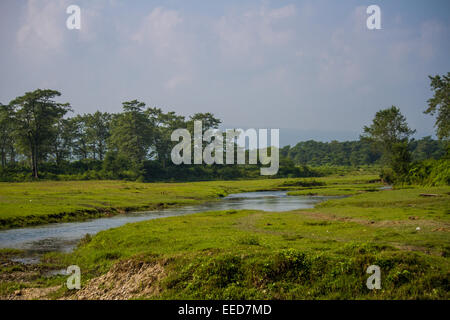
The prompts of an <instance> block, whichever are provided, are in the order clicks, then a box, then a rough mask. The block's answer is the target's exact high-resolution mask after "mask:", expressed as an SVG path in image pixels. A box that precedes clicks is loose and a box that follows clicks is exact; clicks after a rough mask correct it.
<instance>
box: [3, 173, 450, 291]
mask: <svg viewBox="0 0 450 320" xmlns="http://www.w3.org/2000/svg"><path fill="white" fill-rule="evenodd" d="M372 178H373V177H368V176H366V177H364V176H361V177H355V176H352V177H327V178H321V179H306V180H304V179H301V180H299V179H295V180H294V179H289V180H262V181H248V182H247V181H238V182H205V183H193V184H173V185H172V184H169V185H168V186H169V187H172V188H173V189H172V190H173V191H172V192H173V193H174V194H178V195H179V196H180V197H181V198H180V199H182V200H183V201H184V199H185V198H183V197H182V196H183V191H182V189H183V188H186V189H184V190H189V193H188V194H189V195H190V196H192V195H194V194H196V196H197V198H196V199H192V200H198V199H204V198H208V197H214V196H215V195H217V194H221V193H223V194H225V193H229V192H237V191H250V190H263V189H277V188H278V189H279V188H289V189H293V188H294V189H299V191H301V192H303V191H306V190H307V188H310V189H311V190H313V189H314V191H313V193H316V191H315V190H316V189H318V188H317V187H318V184H320V187H321V188H320V189H321V190H323V189H327V188H328V189H329V191H330V190H333V192H336V193H337V191H339V190H337V189H342V188H343V189H352V191H353V193H352V194H353V196H351V197H347V198H343V199H335V200H329V201H327V202H324V203H321V204H320V205H318V206H316V208H314V209H308V210H296V211H290V212H263V211H236V210H229V211H222V212H206V213H198V214H193V215H188V216H181V217H170V218H164V219H157V220H150V221H145V222H139V223H133V224H127V225H124V226H122V227H119V228H115V229H110V230H107V231H103V232H100V233H98V234H97V235H96V236H94V237H92V238H91V237H86V238H85V239H83V240H82V241H81V243H80V245H79V247H78V248H77V249H76V250H75V252H73V253H70V254H61V253H50V254H47V255H46V256H45V258H44V260H43V262H42V265H41V268H44V269H45V268H57V267H59V268H65V267H67V266H68V265H71V264H77V265H79V266H80V268H81V270H82V289H81V290H80V291H77V292H74V291H69V290H67V289H66V288H65V287H64V286H62V284H64V283H65V279H66V277H64V276H54V277H50V278H48V277H43V276H42V275H40V274H42V273H39V272H37V275H36V276H35V277H34V278H31V279H29V280H27V281H21V282H19V281H18V280H17V279H11V280H10V281H2V282H1V286H0V296H3V297H5V296H8V295H10V294H12V292H14V291H17V290H38V289H40V290H44V291H43V292H44V293H45V295H44V296H45V297H47V298H65V299H105V298H109V299H111V298H121V299H138V298H145V299H448V298H449V294H448V292H449V284H448V280H449V275H450V264H449V251H450V241H449V240H450V237H449V231H450V221H449V213H450V210H449V209H450V205H449V204H450V187H435V188H423V187H409V188H404V189H395V190H385V191H379V190H378V184H377V183H376V182H375V183H369V181H370V180H373V179H372ZM96 183H98V184H99V185H102V188H105V184H106V185H108V184H113V182H100V183H99V182H96ZM125 185H128V183H127V184H122V186H125ZM131 185H136V186H138V185H140V184H131ZM345 185H346V186H347V187H345ZM97 186H98V185H97ZM159 186H160V185H159ZM153 187H154V186H152V185H149V187H148V188H149V189H148V190H151V189H152V188H153ZM366 188H370V189H376V190H377V191H374V190H370V191H368V190H366ZM127 190H128V189H127ZM131 190H132V189H131ZM175 190H176V191H175ZM191 190H192V192H191ZM159 191H160V192H161V191H162V190H161V187H159ZM340 191H348V190H340ZM177 192H179V193H177ZM423 193H433V194H436V195H437V196H432V197H424V196H421V194H423ZM324 194H327V193H326V192H325V193H324ZM344 194H346V193H344ZM156 198H157V197H156ZM174 198H175V199H176V197H174ZM158 199H160V198H158ZM42 206H43V204H42ZM2 254H3V256H4V257H6V256H10V255H13V254H17V252H14V251H13V252H10V251H3V253H2ZM370 265H378V266H380V268H381V277H382V287H381V290H373V291H372V290H369V289H367V287H366V280H367V278H368V277H369V275H368V274H366V269H367V267H368V266H370ZM14 268H18V269H20V268H22V269H20V270H21V272H24V270H23V268H24V267H23V266H18V265H7V266H5V267H3V269H2V272H0V274H5V273H8V272H9V273H11V270H14ZM27 288H35V289H27ZM36 288H38V289H36ZM48 288H53V289H52V290H50V291H48V292H47V291H45V290H47V289H48Z"/></svg>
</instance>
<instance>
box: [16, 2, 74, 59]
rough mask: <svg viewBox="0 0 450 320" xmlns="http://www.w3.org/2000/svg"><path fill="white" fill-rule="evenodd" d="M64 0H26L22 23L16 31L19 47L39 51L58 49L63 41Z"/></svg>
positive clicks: (34, 51)
mask: <svg viewBox="0 0 450 320" xmlns="http://www.w3.org/2000/svg"><path fill="white" fill-rule="evenodd" d="M65 9H66V6H65V1H62V0H39V1H38V0H28V2H27V4H26V12H25V16H24V24H23V25H22V26H21V27H20V29H19V30H18V32H17V37H16V40H17V45H18V47H19V48H20V49H24V50H26V49H30V48H32V49H33V52H32V53H34V54H35V53H36V51H37V50H39V51H44V52H47V51H54V50H60V49H61V48H62V46H63V43H64V37H63V31H64V28H65V17H66V15H65Z"/></svg>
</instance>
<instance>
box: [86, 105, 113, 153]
mask: <svg viewBox="0 0 450 320" xmlns="http://www.w3.org/2000/svg"><path fill="white" fill-rule="evenodd" d="M111 119H112V116H111V114H109V113H107V112H100V111H97V112H95V113H94V114H89V115H86V116H85V125H86V138H87V144H88V145H89V148H90V151H91V153H92V155H93V158H94V159H97V158H98V159H99V160H103V158H104V157H105V153H106V150H107V140H108V138H109V136H110V124H111Z"/></svg>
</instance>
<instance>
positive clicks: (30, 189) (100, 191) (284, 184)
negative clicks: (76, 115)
mask: <svg viewBox="0 0 450 320" xmlns="http://www.w3.org/2000/svg"><path fill="white" fill-rule="evenodd" d="M374 178H376V176H373V175H360V176H355V178H354V179H360V180H362V181H369V180H371V179H374ZM329 179H331V178H318V179H317V181H318V183H326V181H327V180H329ZM332 179H335V178H332ZM337 179H338V180H339V179H347V178H337ZM302 181H303V182H302ZM305 181H306V182H305ZM309 181H316V180H312V179H263V180H241V181H210V182H193V183H138V182H126V181H44V182H25V183H0V229H8V228H14V227H24V226H30V225H37V224H44V223H52V222H61V221H79V220H83V219H87V218H93V217H99V216H106V215H113V214H118V213H124V212H127V211H137V210H146V209H154V208H161V207H167V206H174V205H185V204H194V203H199V202H201V201H207V200H213V199H216V198H218V197H220V196H224V195H227V194H229V193H235V192H248V191H259V190H277V189H297V188H302V186H303V185H304V184H305V183H310V182H309ZM317 181H316V183H317Z"/></svg>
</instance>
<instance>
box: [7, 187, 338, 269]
mask: <svg viewBox="0 0 450 320" xmlns="http://www.w3.org/2000/svg"><path fill="white" fill-rule="evenodd" d="M330 198H335V197H320V196H314V197H311V196H287V195H286V192H285V191H261V192H247V193H237V194H231V195H228V196H227V197H224V198H222V199H221V200H218V201H211V202H206V203H202V204H198V205H191V206H183V207H175V208H168V209H161V210H154V211H143V212H134V213H127V214H121V215H116V216H113V217H103V218H98V219H92V220H87V221H83V222H66V223H53V224H48V225H41V226H36V227H28V228H20V229H10V230H4V231H0V248H15V249H22V250H25V251H26V252H27V253H28V259H33V258H32V257H31V256H30V254H34V253H36V254H39V253H44V252H50V251H61V252H70V251H71V250H73V248H74V247H75V246H76V245H77V243H78V242H79V240H80V239H81V238H83V237H84V236H85V235H86V234H87V233H89V234H90V235H94V234H96V233H97V232H100V231H102V230H107V229H111V228H115V227H119V226H122V225H124V224H126V223H131V222H138V221H144V220H152V219H159V218H165V217H172V216H181V215H187V214H192V213H196V212H205V211H216V210H230V209H235V210H241V209H254V210H264V211H289V210H296V209H308V208H312V207H314V205H315V204H316V203H318V202H321V201H324V200H327V199H330ZM23 262H27V261H23ZM28 262H29V263H33V261H28Z"/></svg>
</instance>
